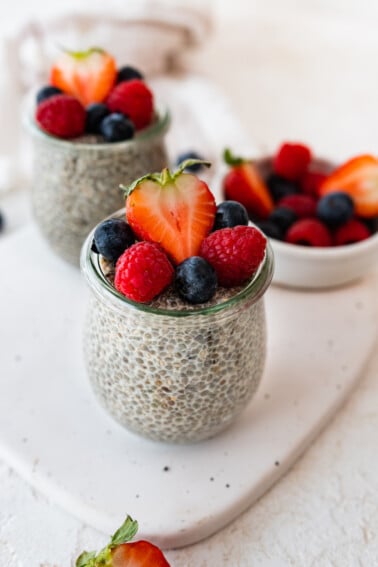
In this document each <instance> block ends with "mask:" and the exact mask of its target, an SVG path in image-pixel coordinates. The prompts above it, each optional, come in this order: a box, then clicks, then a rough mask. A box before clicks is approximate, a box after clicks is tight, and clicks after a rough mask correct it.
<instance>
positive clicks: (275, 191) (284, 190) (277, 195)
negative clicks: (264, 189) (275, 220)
mask: <svg viewBox="0 0 378 567" xmlns="http://www.w3.org/2000/svg"><path fill="white" fill-rule="evenodd" d="M266 184H267V185H268V188H269V191H270V194H271V196H272V198H273V201H275V202H277V201H279V200H280V199H282V197H286V196H287V195H292V194H293V193H298V186H297V184H296V183H294V182H293V181H289V180H288V179H285V178H284V177H281V176H280V175H276V174H275V173H272V174H271V175H269V177H268V178H267V179H266Z"/></svg>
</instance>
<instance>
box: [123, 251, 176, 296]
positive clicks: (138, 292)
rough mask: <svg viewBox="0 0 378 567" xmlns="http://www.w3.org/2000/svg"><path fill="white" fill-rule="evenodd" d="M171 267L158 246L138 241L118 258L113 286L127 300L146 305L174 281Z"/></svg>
mask: <svg viewBox="0 0 378 567" xmlns="http://www.w3.org/2000/svg"><path fill="white" fill-rule="evenodd" d="M173 274H174V270H173V266H172V264H171V263H170V261H169V260H168V258H167V256H166V255H165V253H164V252H163V250H162V248H161V247H160V246H159V244H156V243H155V242H137V243H136V244H133V245H132V246H130V248H127V250H125V252H124V253H123V254H122V255H121V256H120V257H119V258H118V260H117V264H116V273H115V278H114V285H115V287H116V289H117V290H118V291H119V292H121V293H123V295H125V296H126V297H128V298H129V299H133V300H134V301H138V302H141V303H147V302H148V301H151V300H152V299H153V298H154V297H156V296H157V295H159V293H161V292H162V291H163V290H164V289H165V288H166V287H167V286H168V285H169V284H170V283H171V282H172V279H173Z"/></svg>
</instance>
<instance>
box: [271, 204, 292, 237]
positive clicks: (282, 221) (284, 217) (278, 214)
mask: <svg viewBox="0 0 378 567" xmlns="http://www.w3.org/2000/svg"><path fill="white" fill-rule="evenodd" d="M297 219H298V215H297V214H296V213H295V211H293V209H289V207H277V208H276V209H274V211H272V212H271V213H270V215H269V219H268V220H269V221H270V222H272V223H274V224H275V225H276V226H278V227H279V228H280V230H281V231H282V233H283V234H285V232H286V231H287V230H288V228H289V227H290V226H291V225H292V224H293V223H294V222H295V221H296V220H297Z"/></svg>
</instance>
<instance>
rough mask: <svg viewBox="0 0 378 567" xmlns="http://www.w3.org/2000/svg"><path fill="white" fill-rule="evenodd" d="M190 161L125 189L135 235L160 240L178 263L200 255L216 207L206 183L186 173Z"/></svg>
mask: <svg viewBox="0 0 378 567" xmlns="http://www.w3.org/2000/svg"><path fill="white" fill-rule="evenodd" d="M190 163H191V162H190V161H189V162H183V163H182V164H181V166H180V167H179V168H178V170H177V171H175V172H171V171H169V169H164V170H163V171H162V172H161V173H160V174H157V173H153V174H149V175H145V176H144V177H141V178H140V179H138V180H137V181H135V182H134V183H132V184H131V185H130V187H128V188H126V189H125V190H126V218H127V220H128V222H129V224H130V226H131V228H132V229H133V231H134V233H135V234H136V236H137V237H138V238H139V239H140V240H149V241H152V242H159V244H160V245H161V246H162V247H163V248H164V250H165V251H166V252H167V254H168V255H169V256H170V258H171V259H172V260H173V261H174V262H175V263H176V264H179V263H180V262H182V261H183V260H185V259H186V258H189V257H190V256H198V252H199V249H200V246H201V243H202V240H203V239H204V238H205V236H207V234H208V233H209V232H210V230H211V229H212V227H213V224H214V217H215V210H216V205H215V200H214V196H213V194H212V193H211V192H210V189H209V188H208V186H207V184H206V183H205V182H204V181H202V180H200V179H198V178H197V177H195V176H194V175H192V174H190V173H184V169H185V167H186V165H187V164H190ZM208 165H209V164H208Z"/></svg>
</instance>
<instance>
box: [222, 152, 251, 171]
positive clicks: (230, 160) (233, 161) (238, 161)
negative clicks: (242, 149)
mask: <svg viewBox="0 0 378 567" xmlns="http://www.w3.org/2000/svg"><path fill="white" fill-rule="evenodd" d="M223 159H224V161H225V162H226V163H227V165H231V166H232V167H237V166H238V165H243V163H246V161H248V160H245V159H243V158H241V157H236V156H234V155H233V153H232V152H231V150H230V149H229V148H226V149H225V150H224V152H223Z"/></svg>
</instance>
